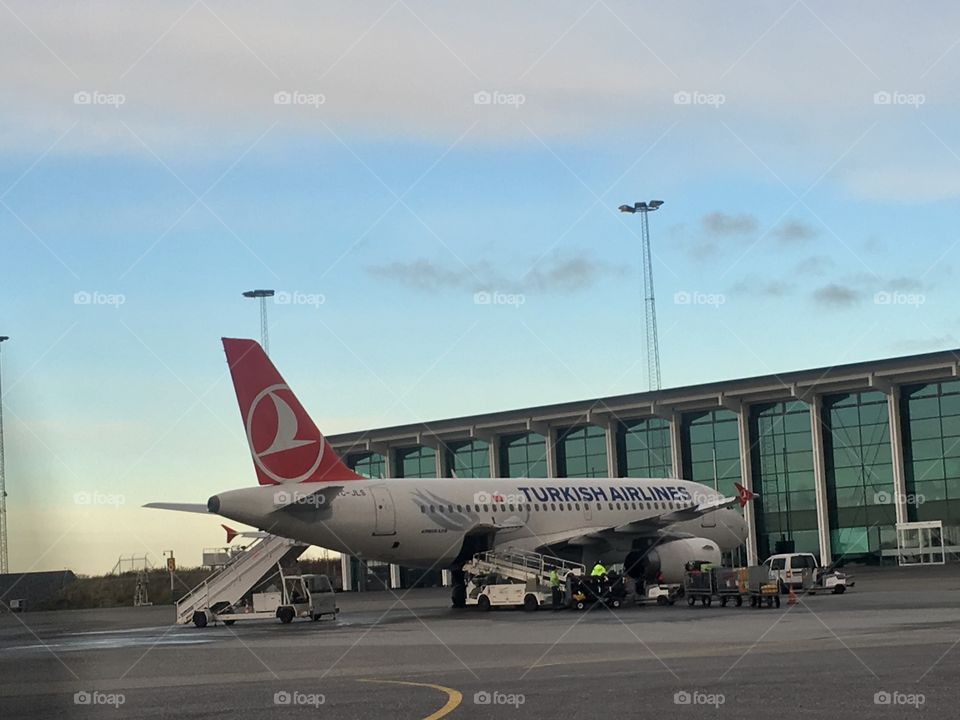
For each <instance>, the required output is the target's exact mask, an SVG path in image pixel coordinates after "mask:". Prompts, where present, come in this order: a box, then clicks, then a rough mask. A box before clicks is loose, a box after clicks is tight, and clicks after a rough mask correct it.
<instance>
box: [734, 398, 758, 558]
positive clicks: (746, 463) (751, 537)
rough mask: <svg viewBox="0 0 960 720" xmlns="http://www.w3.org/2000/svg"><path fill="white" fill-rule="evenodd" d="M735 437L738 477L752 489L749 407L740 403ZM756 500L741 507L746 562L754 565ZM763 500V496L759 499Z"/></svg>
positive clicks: (755, 556)
mask: <svg viewBox="0 0 960 720" xmlns="http://www.w3.org/2000/svg"><path fill="white" fill-rule="evenodd" d="M737 439H738V440H739V446H740V477H741V478H742V481H743V486H744V487H745V488H747V490H751V491H752V490H753V463H752V462H751V459H750V447H751V444H750V407H749V406H748V405H746V404H741V405H740V407H739V408H738V409H737ZM757 502H758V501H757V500H754V501H753V502H748V503H747V504H746V505H745V506H744V508H743V519H744V520H746V522H747V539H746V545H747V564H748V565H756V564H758V563H759V562H760V561H759V559H758V557H757ZM759 502H763V498H762V497H761V498H760V499H759Z"/></svg>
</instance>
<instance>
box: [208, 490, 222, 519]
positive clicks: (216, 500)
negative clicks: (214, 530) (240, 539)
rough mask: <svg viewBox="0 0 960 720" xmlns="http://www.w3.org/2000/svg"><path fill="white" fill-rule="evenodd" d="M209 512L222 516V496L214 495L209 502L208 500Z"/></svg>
mask: <svg viewBox="0 0 960 720" xmlns="http://www.w3.org/2000/svg"><path fill="white" fill-rule="evenodd" d="M207 511H208V512H212V513H213V514H214V515H219V514H220V496H219V495H212V496H211V497H210V499H209V500H207Z"/></svg>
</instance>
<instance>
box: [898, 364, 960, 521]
mask: <svg viewBox="0 0 960 720" xmlns="http://www.w3.org/2000/svg"><path fill="white" fill-rule="evenodd" d="M900 398H901V400H900V421H901V424H902V426H903V454H904V464H905V466H906V467H905V468H904V470H905V475H904V477H905V481H906V482H905V484H906V491H907V498H906V500H907V517H908V519H909V520H910V521H911V522H916V521H920V520H942V521H943V524H944V525H945V526H947V525H960V381H956V380H954V381H952V382H943V383H932V384H929V385H908V386H905V387H904V388H903V389H902V391H901V395H900Z"/></svg>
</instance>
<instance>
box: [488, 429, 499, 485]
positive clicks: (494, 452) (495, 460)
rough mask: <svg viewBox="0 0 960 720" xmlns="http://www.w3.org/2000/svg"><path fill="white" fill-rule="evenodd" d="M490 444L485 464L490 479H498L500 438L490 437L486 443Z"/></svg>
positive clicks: (497, 436) (496, 436)
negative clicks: (488, 467)
mask: <svg viewBox="0 0 960 720" xmlns="http://www.w3.org/2000/svg"><path fill="white" fill-rule="evenodd" d="M487 442H489V443H490V445H489V447H488V448H487V453H488V454H487V464H488V465H489V466H490V477H491V478H498V477H500V436H499V435H491V436H490V439H489V440H488V441H487Z"/></svg>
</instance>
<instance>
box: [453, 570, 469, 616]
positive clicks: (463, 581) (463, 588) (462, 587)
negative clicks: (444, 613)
mask: <svg viewBox="0 0 960 720" xmlns="http://www.w3.org/2000/svg"><path fill="white" fill-rule="evenodd" d="M451 574H452V575H453V593H452V598H451V599H452V601H453V607H455V608H463V607H466V606H467V578H466V575H464V572H463V570H453V571H451Z"/></svg>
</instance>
